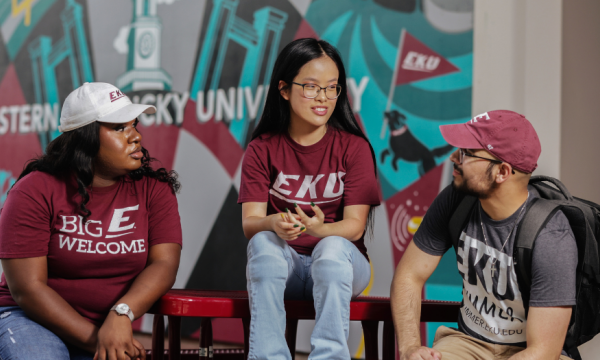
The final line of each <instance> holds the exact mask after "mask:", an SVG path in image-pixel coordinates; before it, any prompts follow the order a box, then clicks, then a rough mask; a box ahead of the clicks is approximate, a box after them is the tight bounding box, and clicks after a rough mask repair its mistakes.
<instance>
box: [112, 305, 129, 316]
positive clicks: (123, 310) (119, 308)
mask: <svg viewBox="0 0 600 360" xmlns="http://www.w3.org/2000/svg"><path fill="white" fill-rule="evenodd" d="M115 310H116V311H117V312H118V313H119V314H127V313H128V312H129V306H127V304H119V305H117V307H116V308H115Z"/></svg>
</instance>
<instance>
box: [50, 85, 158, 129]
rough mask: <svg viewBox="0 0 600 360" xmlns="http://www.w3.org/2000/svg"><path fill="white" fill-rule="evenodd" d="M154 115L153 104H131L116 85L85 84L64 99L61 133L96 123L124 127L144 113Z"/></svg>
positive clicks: (61, 114)
mask: <svg viewBox="0 0 600 360" xmlns="http://www.w3.org/2000/svg"><path fill="white" fill-rule="evenodd" d="M155 112H156V108H155V107H154V106H152V105H142V104H132V103H131V100H129V98H128V97H127V96H126V95H125V94H123V93H122V92H121V90H119V88H117V87H116V86H114V85H111V84H107V83H101V82H93V83H87V82H86V83H85V84H83V85H81V86H80V87H78V88H77V89H75V90H73V91H72V92H71V93H70V94H69V96H67V98H66V99H65V102H64V103H63V107H62V111H61V113H60V126H59V127H58V130H60V131H61V132H66V131H71V130H75V129H77V128H80V127H82V126H85V125H88V124H91V123H93V122H94V121H100V122H105V123H113V124H122V123H126V122H129V121H131V120H133V119H135V118H137V117H138V116H139V115H140V114H141V113H145V114H154V113H155Z"/></svg>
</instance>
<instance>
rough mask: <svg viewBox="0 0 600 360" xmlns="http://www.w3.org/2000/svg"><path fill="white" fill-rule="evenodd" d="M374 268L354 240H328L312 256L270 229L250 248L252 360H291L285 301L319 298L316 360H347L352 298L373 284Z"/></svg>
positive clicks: (314, 340) (314, 343)
mask: <svg viewBox="0 0 600 360" xmlns="http://www.w3.org/2000/svg"><path fill="white" fill-rule="evenodd" d="M370 278H371V266H370V264H369V262H368V261H367V259H366V258H365V256H364V255H363V254H362V253H361V252H360V251H359V250H358V248H357V247H356V246H355V245H354V244H352V243H351V242H350V241H348V240H346V239H344V238H342V237H339V236H330V237H326V238H323V239H322V240H321V241H319V243H318V244H317V246H316V247H315V249H314V250H313V253H312V256H309V255H300V254H298V253H297V252H296V251H295V250H294V249H292V248H291V247H290V246H289V245H288V244H287V242H286V241H285V240H283V239H281V238H280V237H279V236H277V235H276V234H275V233H273V232H271V231H263V232H260V233H258V234H256V235H255V236H254V237H253V238H252V239H251V240H250V243H249V244H248V265H247V267H246V279H247V286H248V295H249V298H250V313H251V316H252V321H251V324H250V344H249V346H250V350H249V356H248V359H251V360H255V359H260V360H265V359H268V360H279V359H285V360H288V359H291V354H290V351H289V349H288V347H287V343H286V341H285V336H284V333H285V308H284V305H283V300H284V298H285V299H286V300H314V304H315V311H316V319H315V320H316V321H315V328H314V330H313V333H312V336H311V338H310V344H311V353H310V356H309V359H312V360H324V359H327V360H332V359H340V360H342V359H343V360H348V359H350V351H349V350H348V344H347V340H348V332H349V322H350V300H351V299H352V298H354V297H356V296H358V295H359V294H360V293H361V292H362V291H363V290H364V289H365V288H366V287H367V285H368V284H369V280H370Z"/></svg>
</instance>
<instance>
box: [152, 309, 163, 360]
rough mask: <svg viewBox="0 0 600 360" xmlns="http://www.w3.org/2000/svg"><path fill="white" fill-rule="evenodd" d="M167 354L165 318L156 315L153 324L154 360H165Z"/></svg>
mask: <svg viewBox="0 0 600 360" xmlns="http://www.w3.org/2000/svg"><path fill="white" fill-rule="evenodd" d="M164 353H165V318H164V316H162V315H154V321H153V323H152V359H153V360H163V357H164Z"/></svg>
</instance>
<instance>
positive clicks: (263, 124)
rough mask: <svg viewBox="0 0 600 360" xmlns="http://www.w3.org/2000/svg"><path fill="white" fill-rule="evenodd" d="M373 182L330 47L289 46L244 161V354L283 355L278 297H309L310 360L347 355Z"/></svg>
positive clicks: (362, 279)
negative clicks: (247, 316) (312, 318)
mask: <svg viewBox="0 0 600 360" xmlns="http://www.w3.org/2000/svg"><path fill="white" fill-rule="evenodd" d="M377 186H378V185H377V179H376V169H375V160H374V154H373V149H372V148H371V145H370V144H369V141H368V140H367V138H366V137H365V135H364V134H363V132H362V131H361V129H360V126H359V125H358V123H357V121H356V119H355V118H354V115H353V113H352V110H351V108H350V103H349V101H348V96H347V93H346V73H345V70H344V65H343V64H342V60H341V58H340V56H339V54H338V52H337V50H336V49H335V48H334V47H333V46H331V45H330V44H329V43H327V42H325V41H322V40H321V41H320V40H315V39H299V40H296V41H294V42H292V43H290V44H288V45H287V46H286V47H285V48H284V49H283V50H282V51H281V53H280V54H279V56H278V58H277V61H276V63H275V67H274V69H273V74H272V76H271V84H270V88H269V93H268V94H267V100H266V104H265V109H264V112H263V115H262V117H261V119H260V122H259V123H258V125H257V127H256V129H255V130H254V133H253V134H252V141H251V142H250V144H249V145H248V148H247V150H246V154H245V156H244V161H243V164H242V180H241V187H240V195H239V199H238V202H239V203H241V204H242V221H243V223H242V226H243V229H244V234H245V235H246V237H247V238H248V239H251V240H250V243H249V244H248V265H247V268H246V277H247V287H248V295H249V297H250V310H251V316H252V324H251V327H250V344H249V345H250V347H249V357H248V358H249V359H291V354H290V351H289V350H288V347H287V344H286V340H285V337H284V333H285V326H286V323H285V310H284V306H283V301H284V299H288V300H311V301H312V300H314V305H315V311H316V323H315V328H314V330H313V333H312V336H311V348H312V351H311V354H310V359H349V358H350V353H349V350H348V346H347V339H348V332H349V315H350V300H351V299H352V298H354V297H356V296H358V295H359V294H360V293H361V292H362V291H363V290H364V289H365V288H366V287H367V285H368V283H369V280H370V277H371V269H370V264H369V260H368V257H367V249H366V247H365V244H364V236H365V229H372V216H371V215H372V208H373V207H374V206H377V205H379V203H380V199H379V191H378V187H377ZM367 232H368V231H367ZM293 350H294V349H292V351H293Z"/></svg>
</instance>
